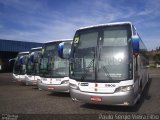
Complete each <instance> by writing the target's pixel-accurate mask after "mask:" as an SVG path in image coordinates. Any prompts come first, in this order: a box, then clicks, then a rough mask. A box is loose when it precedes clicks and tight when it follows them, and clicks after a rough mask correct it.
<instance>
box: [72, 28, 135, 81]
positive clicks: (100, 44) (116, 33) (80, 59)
mask: <svg viewBox="0 0 160 120" xmlns="http://www.w3.org/2000/svg"><path fill="white" fill-rule="evenodd" d="M130 34H131V29H128V26H127V27H126V26H109V27H105V28H103V29H102V30H101V31H99V30H97V29H95V28H94V30H93V29H92V30H88V31H85V30H84V32H83V30H81V31H80V32H77V33H76V35H75V40H76V39H78V42H77V41H74V43H73V49H72V50H73V52H72V55H71V56H72V57H73V58H74V59H73V60H72V61H71V64H70V65H71V66H70V77H71V78H73V79H76V80H80V81H103V82H107V81H112V82H114V81H118V80H127V79H130V77H131V67H132V61H131V59H130V57H131V55H130V54H129V51H130V44H129V37H130Z"/></svg>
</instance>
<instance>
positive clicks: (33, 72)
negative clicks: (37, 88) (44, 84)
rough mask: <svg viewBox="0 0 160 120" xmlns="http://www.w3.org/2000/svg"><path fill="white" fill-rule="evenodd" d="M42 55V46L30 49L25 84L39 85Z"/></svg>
mask: <svg viewBox="0 0 160 120" xmlns="http://www.w3.org/2000/svg"><path fill="white" fill-rule="evenodd" d="M41 57H42V47H36V48H32V49H31V50H30V51H29V56H28V62H27V66H26V75H25V84H26V85H37V80H38V79H40V76H39V63H40V59H41Z"/></svg>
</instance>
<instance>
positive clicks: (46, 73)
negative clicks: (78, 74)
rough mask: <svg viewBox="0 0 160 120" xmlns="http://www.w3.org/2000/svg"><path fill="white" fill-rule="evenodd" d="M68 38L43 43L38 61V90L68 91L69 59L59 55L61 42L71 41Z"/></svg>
mask: <svg viewBox="0 0 160 120" xmlns="http://www.w3.org/2000/svg"><path fill="white" fill-rule="evenodd" d="M71 41H72V40H70V39H64V40H54V41H52V42H47V43H44V46H43V50H42V51H43V53H42V59H41V62H40V69H39V75H40V77H41V79H40V80H38V88H39V90H47V91H51V92H68V91H69V77H68V75H69V60H67V59H62V58H60V57H59V53H58V52H61V51H60V48H61V47H62V44H63V43H66V42H71Z"/></svg>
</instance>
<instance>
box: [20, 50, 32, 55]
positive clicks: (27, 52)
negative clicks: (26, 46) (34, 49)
mask: <svg viewBox="0 0 160 120" xmlns="http://www.w3.org/2000/svg"><path fill="white" fill-rule="evenodd" d="M22 54H29V51H26V52H19V53H18V55H22Z"/></svg>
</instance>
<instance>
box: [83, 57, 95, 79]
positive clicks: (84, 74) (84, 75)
mask: <svg viewBox="0 0 160 120" xmlns="http://www.w3.org/2000/svg"><path fill="white" fill-rule="evenodd" d="M93 62H94V58H93V59H92V60H91V62H90V63H89V65H88V66H87V67H86V68H87V69H85V71H84V73H83V75H82V77H81V80H82V81H83V80H84V79H85V77H86V75H87V73H88V70H89V68H91V67H92V63H93Z"/></svg>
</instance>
